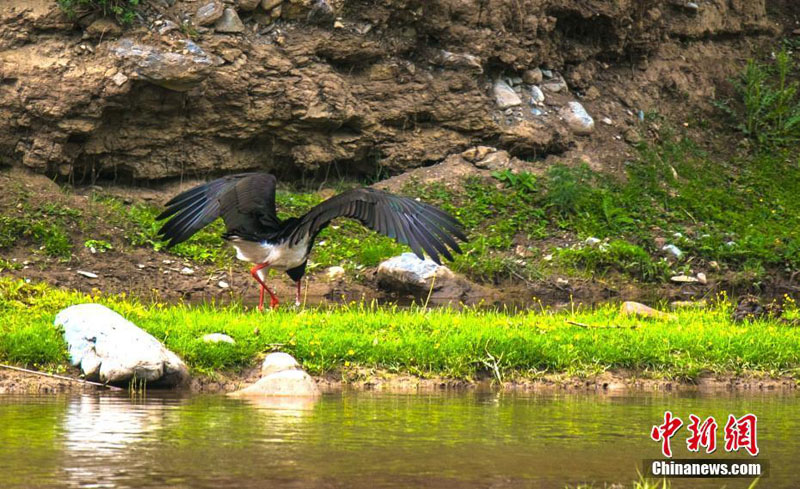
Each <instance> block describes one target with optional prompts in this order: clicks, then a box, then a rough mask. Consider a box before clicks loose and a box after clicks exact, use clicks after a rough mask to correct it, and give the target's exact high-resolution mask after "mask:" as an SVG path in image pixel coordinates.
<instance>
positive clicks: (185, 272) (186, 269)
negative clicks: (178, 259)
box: [181, 267, 194, 275]
mask: <svg viewBox="0 0 800 489" xmlns="http://www.w3.org/2000/svg"><path fill="white" fill-rule="evenodd" d="M181 275H194V269H192V268H189V267H183V268H181Z"/></svg>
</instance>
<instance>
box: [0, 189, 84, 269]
mask: <svg viewBox="0 0 800 489" xmlns="http://www.w3.org/2000/svg"><path fill="white" fill-rule="evenodd" d="M81 216H82V213H81V212H80V211H79V210H76V209H70V208H68V207H66V206H64V205H61V204H57V203H44V204H40V205H37V206H32V205H30V204H29V203H28V202H25V203H20V204H19V206H18V207H17V209H16V212H14V211H12V212H11V213H9V214H7V215H0V250H2V249H5V248H11V247H12V246H14V245H16V244H17V243H18V242H26V241H27V242H29V243H31V244H33V245H34V247H35V248H36V249H37V251H41V252H43V253H44V254H45V255H47V256H50V257H53V258H59V259H61V260H68V259H69V258H70V256H71V254H72V248H73V244H72V241H71V240H70V237H69V233H68V231H67V230H68V229H69V228H70V227H76V226H79V224H80V220H81Z"/></svg>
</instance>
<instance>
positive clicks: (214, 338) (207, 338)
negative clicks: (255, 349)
mask: <svg viewBox="0 0 800 489" xmlns="http://www.w3.org/2000/svg"><path fill="white" fill-rule="evenodd" d="M203 341H204V342H206V343H230V344H231V345H234V344H236V340H234V339H233V338H231V337H230V336H228V335H226V334H222V333H209V334H207V335H203Z"/></svg>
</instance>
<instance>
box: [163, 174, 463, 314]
mask: <svg viewBox="0 0 800 489" xmlns="http://www.w3.org/2000/svg"><path fill="white" fill-rule="evenodd" d="M275 185H276V179H275V177H274V176H273V175H269V174H266V173H242V174H238V175H230V176H227V177H223V178H219V179H217V180H213V181H211V182H208V183H206V184H204V185H200V186H197V187H194V188H192V189H190V190H187V191H185V192H183V193H181V194H179V195H177V196H176V197H175V198H173V199H172V200H170V201H169V202H167V204H166V210H165V211H164V212H162V213H161V215H159V216H158V217H157V218H156V219H157V220H162V219H166V218H169V220H168V221H167V222H166V223H164V225H163V226H162V227H161V229H160V230H159V235H161V236H162V237H163V239H165V240H167V247H172V246H175V245H176V244H178V243H181V242H183V241H186V240H187V239H189V238H190V237H191V236H192V235H193V234H194V233H196V232H198V231H199V230H201V229H202V228H204V227H205V226H207V225H209V224H210V223H211V222H213V221H214V220H215V219H217V218H218V217H222V220H223V221H224V222H225V228H226V232H225V234H224V235H223V238H225V239H226V240H228V241H230V243H231V244H232V245H233V246H234V248H236V257H237V258H238V259H240V260H244V261H247V262H250V263H253V265H254V266H253V267H252V268H251V269H250V274H251V275H252V276H253V278H254V279H256V281H257V282H258V283H259V285H260V286H261V296H260V298H259V301H258V308H259V310H263V308H264V292H267V293H269V295H270V307H272V308H273V309H274V308H276V307H277V306H278V298H277V297H276V296H275V294H274V293H273V292H272V290H270V289H269V287H267V284H266V283H265V280H266V272H267V268H274V269H276V270H282V271H285V272H286V273H287V274H288V275H289V277H291V279H292V280H294V281H295V284H296V286H297V293H296V296H295V303H296V304H297V305H299V304H300V280H301V279H302V278H303V275H305V272H306V263H307V262H308V255H309V253H311V247H312V246H313V245H314V238H316V237H317V235H318V234H319V232H320V231H322V230H323V229H325V227H327V226H328V224H329V223H330V222H331V221H332V220H333V219H335V218H337V217H349V218H353V219H357V220H358V221H360V222H361V223H362V224H363V225H365V226H366V227H368V228H370V229H372V230H373V231H377V232H379V233H381V234H383V235H385V236H389V237H390V238H393V239H395V240H396V241H398V242H399V243H402V244H405V245H408V246H410V247H411V250H412V251H413V252H414V253H415V254H416V255H417V256H418V257H420V259H423V258H424V254H423V252H424V253H427V254H428V255H429V256H430V257H431V259H432V260H433V261H434V262H436V263H438V264H441V261H440V260H439V255H442V256H444V257H445V258H447V259H448V260H452V259H453V256H452V254H451V253H450V250H452V251H454V252H456V253H461V249H460V248H459V246H458V242H457V241H456V239H459V240H461V241H466V240H467V237H466V236H465V234H464V230H463V227H462V225H461V223H459V222H458V221H457V220H456V219H455V218H454V217H452V216H451V215H449V214H447V213H446V212H444V211H442V210H441V209H438V208H436V207H434V206H432V205H428V204H425V203H423V202H419V201H417V200H414V199H410V198H407V197H400V196H397V195H393V194H390V193H388V192H384V191H381V190H376V189H372V188H357V189H354V190H349V191H347V192H343V193H341V194H339V195H336V196H334V197H331V198H330V199H328V200H326V201H324V202H322V203H320V204H319V205H317V206H316V207H314V208H312V209H311V210H310V211H308V212H307V213H306V214H305V215H303V216H300V217H290V218H288V219H286V220H281V219H279V218H278V215H277V212H276V210H275Z"/></svg>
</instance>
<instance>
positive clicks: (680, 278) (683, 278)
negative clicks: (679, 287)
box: [670, 275, 700, 284]
mask: <svg viewBox="0 0 800 489" xmlns="http://www.w3.org/2000/svg"><path fill="white" fill-rule="evenodd" d="M670 280H672V281H673V282H675V283H678V284H696V283H698V282H700V280H699V279H697V278H695V277H690V276H688V275H675V276H674V277H672V278H670Z"/></svg>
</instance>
